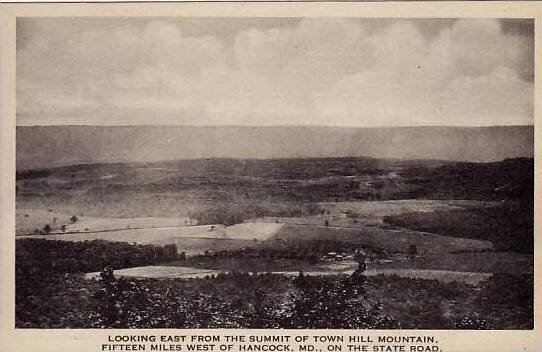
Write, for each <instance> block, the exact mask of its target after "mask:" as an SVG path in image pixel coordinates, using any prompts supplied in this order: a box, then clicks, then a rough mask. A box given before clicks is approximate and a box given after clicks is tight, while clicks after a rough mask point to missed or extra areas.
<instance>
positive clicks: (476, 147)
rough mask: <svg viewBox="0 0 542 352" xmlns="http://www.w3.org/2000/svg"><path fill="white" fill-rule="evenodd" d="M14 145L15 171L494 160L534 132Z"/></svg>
mask: <svg viewBox="0 0 542 352" xmlns="http://www.w3.org/2000/svg"><path fill="white" fill-rule="evenodd" d="M16 140H17V152H16V153H17V156H16V160H17V170H28V169H39V168H48V167H57V166H65V165H73V164H85V163H109V162H153V161H162V160H175V159H200V158H245V159H274V158H310V157H344V156H352V157H358V156H366V157H374V158H394V159H439V160H450V161H498V160H502V159H506V158H514V157H532V156H533V153H534V127H533V126H495V127H390V128H344V127H320V126H318V127H317V126H277V127H243V126H209V127H207V126H118V127H111V126H18V127H17V135H16Z"/></svg>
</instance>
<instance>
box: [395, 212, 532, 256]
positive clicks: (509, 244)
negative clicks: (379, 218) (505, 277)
mask: <svg viewBox="0 0 542 352" xmlns="http://www.w3.org/2000/svg"><path fill="white" fill-rule="evenodd" d="M384 222H385V223H386V224H389V225H393V226H397V227H403V228H407V229H411V230H415V231H423V232H431V233H436V234H440V235H445V236H452V237H464V238H472V239H480V240H488V241H491V242H492V243H493V245H494V246H495V248H496V249H497V250H500V251H512V252H520V253H533V245H534V208H533V205H532V204H525V203H519V202H513V201H509V202H505V203H503V204H502V205H499V206H491V207H487V208H473V209H461V210H451V211H434V212H431V213H407V214H402V215H396V216H386V217H384Z"/></svg>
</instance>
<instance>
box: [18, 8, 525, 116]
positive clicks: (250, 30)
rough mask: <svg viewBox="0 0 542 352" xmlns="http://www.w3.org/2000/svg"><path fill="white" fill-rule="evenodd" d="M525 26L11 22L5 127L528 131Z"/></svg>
mask: <svg viewBox="0 0 542 352" xmlns="http://www.w3.org/2000/svg"><path fill="white" fill-rule="evenodd" d="M533 46H534V39H533V22H532V20H519V19H518V20H514V19H507V20H499V19H401V20H397V19H359V18H19V19H18V20H17V67H16V70H17V82H16V84H17V90H16V100H17V105H16V106H17V125H153V124H157V125H242V126H270V125H272V126H273V125H323V126H344V127H380V126H490V125H530V124H533V115H534V108H533V100H534V87H533V70H534V69H533V66H534V63H533V61H534V58H533V57H534V54H533Z"/></svg>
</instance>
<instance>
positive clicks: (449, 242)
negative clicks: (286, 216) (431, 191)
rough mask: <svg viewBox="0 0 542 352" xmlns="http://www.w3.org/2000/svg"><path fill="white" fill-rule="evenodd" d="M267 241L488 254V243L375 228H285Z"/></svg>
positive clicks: (286, 226) (422, 251)
mask: <svg viewBox="0 0 542 352" xmlns="http://www.w3.org/2000/svg"><path fill="white" fill-rule="evenodd" d="M272 240H273V241H268V243H270V245H272V246H273V245H275V246H276V245H278V246H284V245H287V244H288V243H296V242H304V241H323V240H326V241H334V242H342V243H348V244H350V245H351V246H352V247H367V248H374V249H384V250H386V251H390V252H407V251H408V250H409V247H410V246H416V248H417V250H418V252H419V253H424V254H425V253H449V252H458V251H487V250H491V249H492V248H493V246H492V244H491V242H488V241H480V240H471V239H466V238H455V237H447V236H439V235H434V234H430V233H424V232H415V231H403V230H386V229H381V228H377V227H365V228H363V229H356V228H343V227H332V226H305V225H285V226H284V227H282V228H281V230H280V231H279V232H278V233H277V234H276V235H275V236H274V237H273V239H272Z"/></svg>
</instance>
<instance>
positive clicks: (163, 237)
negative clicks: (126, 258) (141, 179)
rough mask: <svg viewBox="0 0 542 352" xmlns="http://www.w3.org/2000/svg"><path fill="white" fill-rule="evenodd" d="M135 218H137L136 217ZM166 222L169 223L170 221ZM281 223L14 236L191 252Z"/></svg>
mask: <svg viewBox="0 0 542 352" xmlns="http://www.w3.org/2000/svg"><path fill="white" fill-rule="evenodd" d="M101 220H102V222H101V223H100V224H101V225H102V226H103V224H104V223H105V222H104V221H103V220H104V219H103V218H102V219H101ZM112 220H113V221H112V224H111V226H116V225H117V224H118V222H117V219H112ZM125 220H129V219H125ZM135 220H136V221H141V220H140V219H135ZM171 220H175V219H171ZM152 222H153V224H155V223H157V221H152ZM140 223H141V222H140ZM170 223H173V221H171V222H170ZM281 227H282V224H265V223H254V224H238V225H234V226H229V227H224V226H223V225H216V226H215V225H201V226H178V227H173V226H172V227H163V228H152V227H150V228H139V229H138V228H131V229H119V230H116V229H111V230H101V231H98V232H92V231H85V232H77V233H53V234H50V235H28V236H25V235H21V236H17V238H19V239H24V238H34V239H46V240H54V241H75V242H78V241H93V240H105V241H114V242H127V243H139V244H155V245H160V246H165V245H168V244H175V245H176V246H177V251H178V252H179V253H181V252H185V253H186V254H188V255H193V254H201V253H204V252H206V251H220V250H232V249H239V248H242V247H247V246H254V245H256V244H257V243H258V242H259V241H265V240H267V239H268V238H270V237H272V236H273V235H274V234H275V233H276V232H277V231H279V230H280V228H281Z"/></svg>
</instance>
